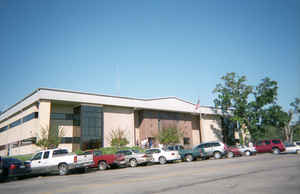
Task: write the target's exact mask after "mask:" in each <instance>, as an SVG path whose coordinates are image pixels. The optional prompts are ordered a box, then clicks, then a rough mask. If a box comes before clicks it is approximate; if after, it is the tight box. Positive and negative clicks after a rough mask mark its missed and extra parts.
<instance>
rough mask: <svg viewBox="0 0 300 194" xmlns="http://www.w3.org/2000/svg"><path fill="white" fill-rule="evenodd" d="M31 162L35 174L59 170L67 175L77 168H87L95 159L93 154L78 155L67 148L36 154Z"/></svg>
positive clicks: (61, 173)
mask: <svg viewBox="0 0 300 194" xmlns="http://www.w3.org/2000/svg"><path fill="white" fill-rule="evenodd" d="M30 163H31V169H32V173H33V174H44V173H51V172H59V174H60V175H66V174H68V172H69V171H70V170H72V169H75V168H77V169H83V170H85V169H86V168H87V167H89V166H90V165H92V164H93V163H94V161H93V155H92V154H86V155H76V154H74V153H69V152H68V150H66V149H49V150H43V151H40V152H37V153H36V154H34V156H33V157H32V158H31V161H30Z"/></svg>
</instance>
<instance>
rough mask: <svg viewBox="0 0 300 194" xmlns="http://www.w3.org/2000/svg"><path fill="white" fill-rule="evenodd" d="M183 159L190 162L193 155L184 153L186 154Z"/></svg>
mask: <svg viewBox="0 0 300 194" xmlns="http://www.w3.org/2000/svg"><path fill="white" fill-rule="evenodd" d="M184 159H185V161H187V162H192V161H193V156H192V155H190V154H188V155H186V156H185V157H184Z"/></svg>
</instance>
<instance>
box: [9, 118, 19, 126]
mask: <svg viewBox="0 0 300 194" xmlns="http://www.w3.org/2000/svg"><path fill="white" fill-rule="evenodd" d="M20 124H21V119H19V120H16V121H15V122H13V123H11V124H10V125H9V128H13V127H16V126H18V125H20Z"/></svg>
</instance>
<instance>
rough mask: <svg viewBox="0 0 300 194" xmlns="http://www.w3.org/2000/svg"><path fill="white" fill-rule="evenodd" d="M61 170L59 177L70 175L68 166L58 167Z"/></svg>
mask: <svg viewBox="0 0 300 194" xmlns="http://www.w3.org/2000/svg"><path fill="white" fill-rule="evenodd" d="M58 169H59V175H61V176H63V175H66V174H68V165H67V164H60V165H59V166H58Z"/></svg>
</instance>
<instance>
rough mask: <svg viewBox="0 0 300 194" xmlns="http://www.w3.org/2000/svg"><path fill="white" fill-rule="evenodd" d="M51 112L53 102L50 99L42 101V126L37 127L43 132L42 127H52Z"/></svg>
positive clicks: (40, 111)
mask: <svg viewBox="0 0 300 194" xmlns="http://www.w3.org/2000/svg"><path fill="white" fill-rule="evenodd" d="M50 113H51V102H50V101H44V100H41V101H40V105H39V125H40V127H39V128H38V129H37V130H38V132H39V136H40V132H41V128H44V129H46V130H47V129H49V128H50Z"/></svg>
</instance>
